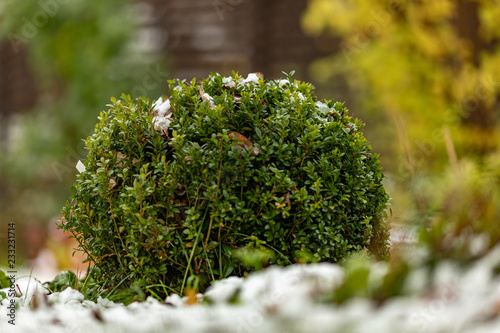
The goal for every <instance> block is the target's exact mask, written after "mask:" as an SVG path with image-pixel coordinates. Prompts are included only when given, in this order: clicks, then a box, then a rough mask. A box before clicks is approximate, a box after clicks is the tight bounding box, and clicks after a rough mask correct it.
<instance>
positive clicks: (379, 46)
mask: <svg viewBox="0 0 500 333" xmlns="http://www.w3.org/2000/svg"><path fill="white" fill-rule="evenodd" d="M499 20H500V10H499V7H498V4H497V3H495V2H494V1H474V0H460V1H452V0H436V1H392V0H375V1H365V0H355V1H331V0H313V1H310V4H309V7H308V9H307V11H306V13H305V15H304V17H303V27H304V29H305V30H306V32H308V33H310V34H312V35H316V36H321V35H322V34H331V35H335V36H338V37H339V38H340V45H339V47H340V49H339V50H338V53H335V54H333V55H332V56H331V57H328V58H324V59H321V60H319V61H317V62H316V63H314V64H313V65H312V71H313V73H314V76H315V78H317V79H319V80H328V79H330V78H332V77H335V79H337V80H338V76H341V77H343V78H345V79H346V80H347V81H348V82H349V83H350V86H351V89H352V91H353V94H355V95H356V98H357V99H358V100H361V101H363V103H364V109H366V110H377V109H378V110H380V109H382V110H384V112H386V113H387V116H388V117H387V118H386V119H385V122H384V124H382V126H380V127H377V130H378V132H377V134H376V135H372V137H373V142H374V145H375V146H376V147H378V146H380V147H384V146H390V147H391V148H392V149H389V151H393V152H396V151H399V156H394V157H392V158H387V159H385V160H384V162H385V163H386V164H387V165H388V166H389V167H390V169H391V170H396V169H398V167H399V169H398V170H397V176H399V177H400V178H407V177H408V176H411V175H412V174H413V173H414V172H415V171H416V170H429V169H431V168H432V167H436V166H437V167H438V168H439V167H441V166H442V165H443V164H444V163H445V162H446V157H445V156H446V154H445V149H444V144H443V135H442V127H443V125H446V126H448V127H450V128H451V130H452V134H453V137H454V138H455V140H456V143H457V150H458V152H459V154H460V153H463V152H466V153H479V154H484V153H487V152H490V151H494V150H495V149H496V148H497V147H498V146H499V143H500V139H499V134H498V131H497V129H498V109H499V101H500V98H499V96H500V84H499V83H500V82H499V81H498V77H500V53H499V52H500V48H499V47H498V46H499V43H498V40H499V37H500V32H499V29H498V28H497V26H496V25H495V23H493V22H498V21H499ZM360 96H363V97H361V98H360ZM386 122H390V124H391V125H389V126H387V123H386ZM388 129H392V133H393V135H397V137H398V138H399V140H393V141H386V142H383V143H382V142H379V141H378V140H377V139H378V138H379V137H383V138H385V139H386V138H387V136H385V135H381V133H384V131H387V130H388ZM386 155H387V154H386ZM386 157H389V156H388V155H387V156H386Z"/></svg>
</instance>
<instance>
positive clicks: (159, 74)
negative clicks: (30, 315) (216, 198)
mask: <svg viewBox="0 0 500 333" xmlns="http://www.w3.org/2000/svg"><path fill="white" fill-rule="evenodd" d="M133 4H134V2H132V1H129V0H126V1H121V0H103V1H98V2H90V1H85V0H72V1H59V0H52V1H50V0H48V1H30V0H5V1H2V3H1V4H0V38H2V39H3V40H4V42H6V43H9V44H10V46H11V47H12V48H14V50H15V51H16V50H18V49H20V48H23V49H26V50H27V52H28V54H29V60H30V65H31V66H32V68H31V69H32V70H33V71H34V73H35V75H36V78H37V89H38V91H39V96H41V97H40V99H39V101H38V104H37V106H36V108H35V110H33V112H29V113H26V114H23V115H16V116H14V117H13V121H12V123H11V124H12V125H11V135H10V136H9V140H7V141H6V142H2V143H1V146H0V148H1V154H2V159H1V161H0V177H1V178H2V180H3V183H4V185H5V186H3V187H2V191H4V193H3V194H4V198H5V200H2V202H1V203H0V205H1V207H0V209H1V210H2V212H3V214H2V217H1V218H2V219H8V220H9V221H10V220H13V221H16V222H19V223H24V222H28V221H29V222H35V223H39V222H42V221H48V220H50V219H51V218H54V217H55V216H56V215H57V214H58V211H59V208H60V206H61V204H62V202H64V198H65V197H67V195H68V190H67V189H68V188H69V187H70V184H71V183H72V182H73V177H74V176H75V173H76V170H75V165H76V162H77V161H78V159H80V158H83V157H84V156H85V154H86V152H85V150H84V148H83V144H80V143H79V142H80V141H81V140H80V139H81V137H82V136H86V135H88V134H89V133H90V132H91V129H92V127H93V124H94V121H95V117H96V116H97V115H98V112H97V110H100V109H101V108H102V107H103V106H104V105H105V103H106V102H107V101H108V100H109V96H112V95H117V94H120V93H121V92H123V91H125V92H129V93H134V92H135V93H136V94H137V93H138V92H140V94H141V95H146V96H148V95H149V94H151V95H155V96H157V95H158V94H159V93H160V91H162V90H164V89H165V85H166V84H165V81H166V78H167V73H165V72H164V70H163V66H162V65H161V58H160V57H159V55H158V54H157V53H155V52H150V51H147V50H146V51H145V50H141V49H137V48H136V47H135V46H134V36H135V35H136V32H137V29H138V22H139V20H140V19H141V17H139V14H140V13H138V12H137V11H135V7H133ZM152 75H155V77H156V81H154V78H153V80H151V76H152ZM146 78H148V79H150V80H149V81H147V82H148V85H147V87H146V86H144V80H145V79H146ZM19 254H20V255H22V249H20V252H19Z"/></svg>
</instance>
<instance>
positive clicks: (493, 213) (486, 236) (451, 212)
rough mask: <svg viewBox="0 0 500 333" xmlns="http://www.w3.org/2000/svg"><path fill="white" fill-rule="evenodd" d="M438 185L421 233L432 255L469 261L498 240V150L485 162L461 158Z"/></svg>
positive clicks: (499, 186)
mask: <svg viewBox="0 0 500 333" xmlns="http://www.w3.org/2000/svg"><path fill="white" fill-rule="evenodd" d="M439 185H440V189H439V190H436V192H437V193H436V195H435V198H433V199H431V200H432V201H433V202H434V205H435V214H434V216H433V217H432V219H431V221H430V223H429V224H424V226H425V228H424V229H423V230H422V235H421V237H422V241H423V242H424V243H425V244H426V245H427V246H428V247H429V251H430V253H431V255H432V257H434V258H435V259H440V258H452V259H455V260H463V261H468V260H472V259H475V258H478V257H481V256H483V255H485V254H486V253H488V251H489V250H490V249H491V248H493V247H494V246H496V245H497V244H499V243H500V224H499V223H498V221H500V154H498V153H496V154H494V155H491V156H488V158H486V159H485V162H484V163H477V162H473V161H471V160H467V159H464V160H462V161H460V162H459V163H458V164H457V165H455V166H454V167H452V168H450V169H449V170H448V171H447V172H446V173H445V175H444V176H443V177H442V180H441V182H440V184H439Z"/></svg>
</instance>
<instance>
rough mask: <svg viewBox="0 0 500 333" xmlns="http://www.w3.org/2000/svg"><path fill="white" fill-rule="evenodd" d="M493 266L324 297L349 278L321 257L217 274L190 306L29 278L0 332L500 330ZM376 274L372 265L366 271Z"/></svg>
mask: <svg viewBox="0 0 500 333" xmlns="http://www.w3.org/2000/svg"><path fill="white" fill-rule="evenodd" d="M498 267H500V248H497V249H496V250H494V251H492V252H491V253H490V254H489V255H488V256H487V257H485V258H483V259H481V260H479V261H477V262H476V263H475V264H474V265H472V266H471V267H469V268H467V269H465V270H464V269H462V268H460V267H458V265H455V264H454V263H452V262H442V263H441V264H439V265H438V266H437V268H436V271H435V274H434V279H433V282H432V285H429V284H428V283H427V282H425V281H428V279H426V278H425V276H424V275H425V274H426V273H425V272H424V270H423V269H419V268H418V265H417V266H414V267H413V269H412V270H411V273H410V277H409V279H408V280H407V286H406V287H405V288H406V289H407V290H408V291H411V292H410V293H409V296H400V297H394V298H392V299H389V300H388V301H386V302H385V303H384V304H383V305H382V306H377V305H376V304H375V303H374V302H373V301H371V300H369V299H365V298H353V299H351V300H349V301H347V302H346V303H344V304H342V305H337V304H333V303H327V302H325V298H324V296H325V295H332V293H334V292H335V289H336V288H337V287H338V286H339V285H340V284H341V283H342V281H343V280H344V279H345V277H346V273H345V271H344V269H343V268H341V267H340V266H338V265H335V264H326V263H322V264H310V265H292V266H288V267H269V268H267V269H265V270H262V271H259V272H255V273H252V274H250V275H249V276H248V277H247V278H237V277H230V278H227V279H225V280H222V281H217V282H216V283H215V284H214V285H212V286H211V287H210V288H209V289H208V290H207V291H206V293H205V294H204V295H201V294H200V295H198V298H199V302H198V303H197V304H194V305H188V304H187V302H186V299H185V298H184V299H181V298H180V297H179V296H177V295H172V296H169V297H168V298H167V299H166V301H165V302H163V303H161V302H159V301H157V300H156V299H154V298H148V299H147V300H146V301H145V302H142V303H132V304H130V305H128V306H124V305H122V304H118V303H113V302H110V301H108V300H105V299H98V300H97V302H91V301H86V300H84V299H83V295H82V294H80V293H79V292H78V291H76V290H73V289H70V288H68V289H66V290H64V291H62V292H60V293H54V294H51V295H48V292H47V290H46V289H45V288H43V287H42V285H41V284H40V283H39V282H38V281H37V280H36V279H34V278H29V277H26V278H22V279H19V280H18V283H19V286H20V288H21V290H22V291H23V296H22V297H20V298H17V299H16V302H17V303H18V309H17V310H16V312H15V323H16V325H15V326H13V325H11V324H9V323H8V320H9V317H8V316H7V314H8V311H9V309H8V307H7V306H8V304H9V300H3V301H2V303H1V306H0V311H1V313H2V316H1V317H0V318H1V319H0V332H2V333H3V332H5V333H9V332H26V333H28V332H29V333H31V332H42V333H43V332H47V333H49V332H50V333H53V332H54V333H56V332H75V333H76V332H92V333H100V332H238V333H245V332H342V333H346V332H370V333H377V332H381V333H389V332H397V333H401V332H447V333H448V332H473V333H480V332H485V333H486V332H488V333H490V332H500V279H499V277H497V276H495V275H494V273H493V272H494V271H495V269H496V268H498ZM382 268H383V267H382ZM381 272H383V269H381V267H379V266H378V264H376V265H373V269H372V270H371V273H370V274H371V275H370V278H371V277H372V275H373V276H375V277H376V276H377V275H380V274H381ZM4 291H5V290H4ZM34 295H38V296H37V297H36V301H35V302H34V301H33V299H34ZM43 295H47V296H43ZM235 300H237V301H236V302H235ZM34 303H36V304H37V305H36V306H34ZM33 308H35V309H33Z"/></svg>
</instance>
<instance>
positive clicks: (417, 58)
mask: <svg viewBox="0 0 500 333" xmlns="http://www.w3.org/2000/svg"><path fill="white" fill-rule="evenodd" d="M498 22H500V2H499V1H498V0H491V1H488V0H454V1H452V0H418V1H417V0H371V1H366V0H350V1H347V0H309V1H308V0H293V1H291V0H252V1H250V0H190V1H183V0H163V1H162V0H101V1H98V2H91V1H85V0H72V1H68V0H40V1H31V0H0V266H4V265H6V263H7V256H6V253H7V228H8V226H7V225H8V223H10V222H14V223H15V224H16V237H17V243H16V244H17V247H16V250H17V259H18V264H19V265H25V266H27V267H34V269H35V271H36V272H43V271H44V270H45V271H46V272H49V273H52V272H53V271H54V270H61V269H68V268H71V269H73V270H84V269H86V266H84V265H82V264H81V261H82V258H81V257H80V256H78V254H77V255H75V256H74V257H73V256H72V252H73V248H74V246H75V244H74V243H72V241H71V240H70V239H68V237H67V235H64V234H62V233H61V232H60V231H58V230H56V228H55V221H56V220H57V219H59V218H60V214H59V211H60V209H61V207H62V206H63V204H64V202H65V200H66V198H67V197H69V195H70V191H71V186H72V184H73V183H74V181H75V175H76V172H77V171H76V169H75V165H76V163H77V162H78V160H79V159H84V158H85V156H86V152H85V150H84V147H83V142H82V141H81V140H82V139H83V138H85V137H86V136H88V135H89V134H90V133H91V132H92V131H93V127H94V125H95V123H96V121H97V116H98V114H99V112H100V111H101V110H104V109H106V104H107V103H109V101H110V98H111V96H116V97H118V96H119V95H121V93H127V94H131V95H132V96H133V97H137V96H147V97H149V98H151V99H156V98H158V97H159V96H160V95H161V94H164V93H166V80H168V79H173V78H181V79H188V80H191V79H192V78H193V77H196V78H202V77H206V76H207V75H208V74H209V73H210V72H219V73H222V74H224V75H229V74H230V73H231V71H232V70H234V71H238V72H239V73H240V74H242V75H244V76H246V75H247V74H248V73H249V72H256V71H258V72H262V73H263V74H264V76H265V78H268V79H269V78H279V77H282V76H283V74H282V71H285V72H290V71H291V70H295V76H294V77H295V78H296V79H299V80H305V81H309V82H311V83H313V84H314V85H315V86H316V93H317V95H318V96H319V97H320V98H327V99H335V100H338V101H342V102H345V103H346V106H347V107H348V108H349V109H350V112H351V114H352V115H354V116H356V117H358V118H361V119H362V120H363V121H364V122H365V123H366V124H367V125H366V127H365V129H364V132H365V135H366V137H367V138H368V140H369V142H370V143H371V145H372V147H373V150H374V151H375V152H376V153H380V159H381V161H382V164H383V168H384V170H385V173H386V175H387V180H386V184H385V185H386V189H387V191H388V192H389V194H390V196H391V198H392V200H391V207H390V211H389V212H388V213H389V218H390V220H391V223H392V225H393V226H394V228H395V230H403V232H401V233H400V234H399V238H400V239H404V238H405V237H406V236H405V235H406V234H405V231H408V235H409V236H408V237H410V238H411V237H412V236H411V235H412V230H416V229H422V228H424V229H425V228H427V229H429V228H430V227H432V226H439V228H434V230H437V231H436V233H435V234H433V236H432V237H434V243H433V244H437V245H436V246H438V247H439V248H438V249H437V250H439V251H444V252H445V251H446V250H447V249H448V248H450V246H448V247H446V246H447V245H446V241H445V240H446V239H445V238H446V235H448V234H449V233H450V232H451V233H454V234H456V235H457V236H460V237H462V236H463V237H465V238H467V237H472V236H474V237H475V236H478V235H479V236H481V237H482V238H481V242H482V243H483V245H484V247H485V248H490V247H492V246H493V245H495V243H496V242H497V241H498V240H500V230H499V228H500V227H499V226H498V225H499V224H500V223H499V222H500V171H499V170H500V154H499V152H498V147H499V144H500V138H499V133H500V132H499V130H498V129H499V122H498V118H499V117H498V114H499V110H500V98H499V97H500V29H499V26H498V24H499V23H498ZM483 236H484V237H483ZM49 273H47V274H49ZM40 274H42V273H40ZM49 277H50V276H49Z"/></svg>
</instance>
